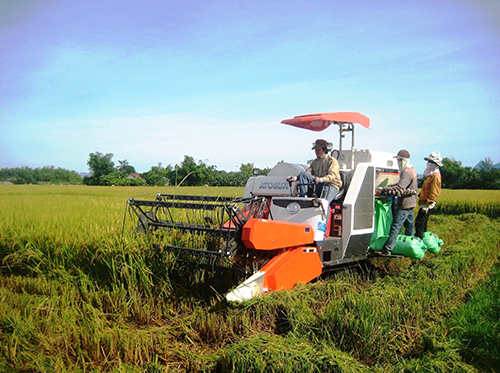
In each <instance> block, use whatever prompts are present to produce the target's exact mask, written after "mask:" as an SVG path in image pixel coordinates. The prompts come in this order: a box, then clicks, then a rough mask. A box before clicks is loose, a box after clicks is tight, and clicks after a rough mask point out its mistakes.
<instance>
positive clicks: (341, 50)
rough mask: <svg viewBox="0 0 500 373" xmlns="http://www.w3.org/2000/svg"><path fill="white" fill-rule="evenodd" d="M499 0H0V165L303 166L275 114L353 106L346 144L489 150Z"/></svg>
mask: <svg viewBox="0 0 500 373" xmlns="http://www.w3.org/2000/svg"><path fill="white" fill-rule="evenodd" d="M499 57H500V1H498V0H475V1H466V0H420V1H407V0H394V1H393V0H379V1H371V0H351V1H349V2H340V1H331V0H300V1H298V0H287V1H273V0H252V1H244V0H240V1H231V0H226V1H221V0H213V1H202V0H197V1H194V0H183V1H179V0H176V1H173V0H164V1H160V0H156V1H153V0H142V1H130V0H116V1H111V0H97V1H95V0H86V1H82V0H52V1H29V0H1V1H0V167H19V166H28V167H33V168H34V167H43V166H47V165H53V166H55V167H62V168H67V169H70V170H76V171H78V172H85V171H88V168H87V165H86V162H87V160H88V158H89V153H93V152H96V151H98V152H101V153H113V154H114V157H113V161H114V162H115V164H118V160H124V159H127V160H128V162H129V163H130V164H131V165H133V166H134V167H135V168H136V170H137V171H138V172H145V171H147V170H149V169H150V168H151V166H155V165H156V164H157V163H158V162H161V163H162V164H163V165H164V166H165V165H168V164H170V165H172V166H173V165H175V164H180V162H182V160H183V158H184V155H189V156H192V157H194V159H195V160H197V161H198V160H201V161H203V162H205V163H207V164H209V165H215V166H217V168H218V169H219V170H226V171H235V170H238V168H239V166H240V165H241V164H242V163H254V165H255V166H256V167H262V168H263V167H272V166H274V165H275V164H276V163H277V162H279V161H281V160H284V161H288V162H292V163H305V162H306V161H307V160H308V159H311V158H313V157H314V153H313V152H312V151H311V143H312V142H313V141H314V140H315V139H316V138H326V139H327V140H329V141H332V142H333V143H334V144H337V143H338V132H337V128H334V127H333V126H332V127H330V128H329V129H327V130H326V131H324V132H320V133H315V132H309V131H306V130H301V129H298V128H294V127H290V126H287V125H284V124H280V122H281V120H283V119H285V118H291V117H293V116H296V115H302V114H308V113H316V112H337V111H354V112H360V113H362V114H364V115H366V116H368V117H369V118H370V119H371V128H370V129H365V128H362V127H361V126H359V127H358V129H357V132H356V147H357V148H363V149H365V148H368V149H373V150H378V151H388V152H393V153H396V152H397V151H398V150H399V149H402V148H406V149H408V150H409V151H410V153H411V155H412V157H411V158H412V159H411V161H412V163H413V165H414V166H415V167H416V168H417V171H418V172H420V173H421V172H423V170H424V168H425V161H424V160H423V157H425V156H427V155H428V154H429V153H430V152H432V151H439V152H441V154H442V156H443V157H454V158H455V159H456V160H459V161H461V162H462V163H463V165H465V166H474V165H475V164H477V163H478V162H479V161H480V160H482V159H484V158H485V157H487V156H489V157H491V159H492V160H493V161H494V162H495V163H497V162H500V150H499V148H500V147H499V145H500V127H499V125H498V123H499V122H500V110H499V108H500V58H499Z"/></svg>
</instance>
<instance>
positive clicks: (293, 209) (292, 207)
mask: <svg viewBox="0 0 500 373" xmlns="http://www.w3.org/2000/svg"><path fill="white" fill-rule="evenodd" d="M286 211H288V212H289V213H290V214H291V215H295V214H296V213H298V212H299V211H300V205H299V204H298V203H297V202H292V203H289V204H288V206H286Z"/></svg>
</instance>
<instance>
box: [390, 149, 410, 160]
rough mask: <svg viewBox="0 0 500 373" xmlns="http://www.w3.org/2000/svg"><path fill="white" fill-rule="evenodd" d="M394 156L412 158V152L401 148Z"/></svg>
mask: <svg viewBox="0 0 500 373" xmlns="http://www.w3.org/2000/svg"><path fill="white" fill-rule="evenodd" d="M393 158H397V159H401V158H410V152H409V151H408V150H406V149H401V150H400V151H399V152H398V154H396V155H395V156H394V157H393Z"/></svg>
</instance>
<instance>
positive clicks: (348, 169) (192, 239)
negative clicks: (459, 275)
mask: <svg viewBox="0 0 500 373" xmlns="http://www.w3.org/2000/svg"><path fill="white" fill-rule="evenodd" d="M282 123H284V124H287V125H291V126H295V127H300V128H303V129H307V130H311V131H323V130H325V129H326V128H328V127H329V126H330V125H332V124H335V125H338V126H339V148H338V149H335V150H333V149H331V150H330V151H331V155H332V156H333V157H335V158H337V160H338V162H339V165H340V176H341V178H342V182H343V186H342V188H341V190H340V191H339V194H338V195H337V197H336V199H335V200H334V201H332V203H331V204H330V205H328V201H327V200H326V199H322V198H318V197H317V196H315V195H312V196H311V197H299V196H298V193H297V190H298V186H299V185H298V183H297V182H291V183H289V182H287V181H286V178H287V177H288V176H289V175H298V174H299V173H300V172H301V171H303V170H305V169H306V168H307V166H306V165H301V164H291V163H279V164H277V165H276V166H275V167H274V168H273V169H272V170H271V171H270V172H269V173H268V175H267V176H258V175H256V176H254V177H251V178H250V179H249V180H248V182H247V184H246V187H245V191H244V195H243V197H242V198H232V197H211V196H210V197H209V196H186V195H171V194H161V193H159V194H158V195H157V196H156V199H155V200H142V199H135V198H130V199H129V200H128V208H129V210H130V212H131V213H133V214H135V215H136V216H137V218H138V225H137V227H136V230H137V231H140V232H144V233H148V234H150V235H151V236H152V237H154V238H156V239H157V240H158V242H157V243H153V244H152V245H153V247H154V248H155V249H156V250H162V251H168V252H172V253H174V254H175V255H176V264H177V265H178V266H194V267H197V268H201V269H204V270H209V271H225V272H234V273H237V274H240V278H243V279H244V278H246V279H245V280H244V281H243V282H242V283H240V284H239V285H238V286H237V287H236V288H234V289H233V290H232V291H231V292H229V293H228V294H227V295H226V298H227V299H228V300H230V301H240V300H245V299H250V298H251V297H254V296H256V295H259V294H265V293H268V292H270V291H274V290H280V289H292V288H293V287H294V286H295V285H296V284H297V283H307V282H310V281H312V280H314V279H315V278H317V277H318V276H320V275H321V274H322V273H323V272H325V271H328V270H329V269H333V268H335V267H339V266H342V265H346V264H349V263H354V262H358V261H361V260H365V259H367V258H369V257H371V256H373V255H376V254H374V252H373V251H371V250H370V249H369V245H370V241H371V239H372V235H373V232H374V230H375V207H374V206H375V189H376V188H377V187H379V186H384V185H387V184H392V183H395V182H397V180H398V178H399V171H398V167H397V162H396V160H395V159H394V158H393V154H391V153H384V152H376V151H372V150H361V149H355V147H354V125H355V124H359V125H361V126H362V127H365V128H368V127H369V126H370V120H369V118H367V117H366V116H364V115H362V114H359V113H347V112H340V113H323V114H310V115H303V116H297V117H294V118H292V119H285V120H283V121H282ZM346 133H350V134H351V146H350V148H348V149H343V147H342V145H343V144H342V140H343V138H344V137H345V135H346ZM327 222H328V223H327ZM161 232H164V233H163V234H162V233H161Z"/></svg>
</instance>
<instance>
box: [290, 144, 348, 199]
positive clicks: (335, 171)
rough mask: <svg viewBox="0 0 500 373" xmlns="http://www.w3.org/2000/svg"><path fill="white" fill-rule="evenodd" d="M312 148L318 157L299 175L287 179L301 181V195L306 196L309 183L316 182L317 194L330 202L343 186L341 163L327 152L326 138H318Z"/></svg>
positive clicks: (315, 191) (315, 190)
mask: <svg viewBox="0 0 500 373" xmlns="http://www.w3.org/2000/svg"><path fill="white" fill-rule="evenodd" d="M312 149H313V150H314V151H315V153H316V159H315V160H314V161H312V163H311V165H310V166H309V168H308V169H307V170H306V171H302V172H301V173H300V174H299V175H298V176H288V177H287V179H286V180H287V181H288V182H292V181H298V182H299V195H300V196H301V197H306V196H307V192H308V190H309V185H311V184H315V186H314V193H315V194H316V196H318V197H320V198H324V199H326V200H328V203H330V202H332V201H333V199H334V198H335V197H336V196H337V194H338V193H339V190H340V188H341V187H342V180H341V179H340V174H339V163H338V162H337V160H336V159H335V158H333V157H332V156H330V155H328V154H327V151H328V142H327V141H326V140H323V139H318V140H316V142H315V143H314V144H313V147H312Z"/></svg>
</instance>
